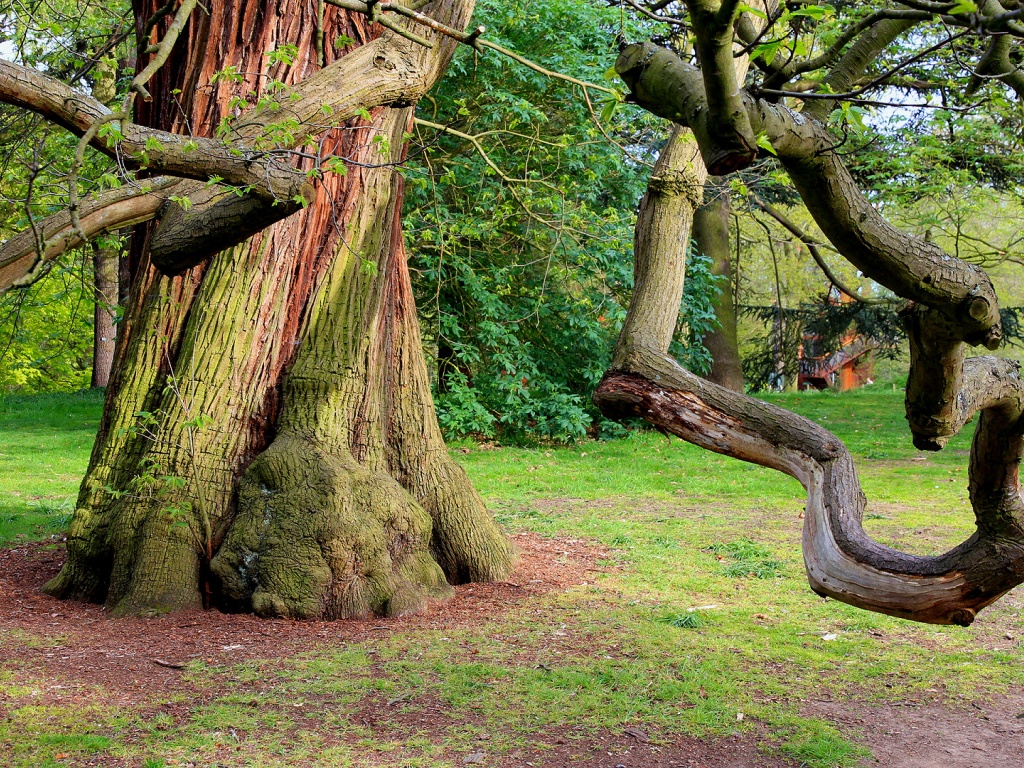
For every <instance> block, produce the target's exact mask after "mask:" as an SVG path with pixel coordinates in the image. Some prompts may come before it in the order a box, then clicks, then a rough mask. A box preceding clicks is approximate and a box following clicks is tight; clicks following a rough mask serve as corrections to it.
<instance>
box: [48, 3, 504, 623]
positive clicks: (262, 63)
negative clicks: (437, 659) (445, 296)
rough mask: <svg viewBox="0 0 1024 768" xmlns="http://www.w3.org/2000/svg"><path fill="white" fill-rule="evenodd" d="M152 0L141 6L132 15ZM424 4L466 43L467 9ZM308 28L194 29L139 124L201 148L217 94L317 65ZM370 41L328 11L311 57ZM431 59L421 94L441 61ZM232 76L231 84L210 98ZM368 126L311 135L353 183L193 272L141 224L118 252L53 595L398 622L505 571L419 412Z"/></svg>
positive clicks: (216, 18) (397, 141)
mask: <svg viewBox="0 0 1024 768" xmlns="http://www.w3.org/2000/svg"><path fill="white" fill-rule="evenodd" d="M160 4H161V3H160V2H159V0H137V7H136V16H137V18H139V19H143V20H144V19H146V18H148V14H150V13H152V11H153V10H154V9H155V8H156V7H158V6H159V5H160ZM143 6H144V7H143ZM433 8H434V15H435V16H436V17H438V18H440V19H443V20H444V21H446V22H447V23H450V24H453V25H455V26H459V25H461V26H464V25H465V22H466V21H467V19H468V15H469V13H470V11H471V3H469V2H461V1H460V0H452V2H447V3H436V4H435V6H434V7H433ZM317 26H318V24H317V4H316V3H312V2H302V1H301V0H277V2H269V3H260V4H255V3H245V2H242V1H241V0H236V1H235V2H228V3H220V4H216V5H214V6H212V8H211V12H210V14H209V15H206V14H205V13H200V14H197V15H194V16H193V18H192V21H191V22H190V24H189V27H188V29H187V30H186V33H185V35H184V37H185V38H186V43H185V44H184V45H181V44H179V50H177V51H176V53H175V57H173V58H172V61H171V62H169V64H168V66H167V67H165V68H164V69H163V70H162V71H161V73H160V75H159V76H158V79H157V80H154V81H153V83H152V87H151V89H150V90H151V91H152V92H153V96H154V99H153V102H152V103H151V104H150V105H147V108H146V110H145V111H144V112H143V114H140V115H139V117H140V120H141V121H142V122H145V123H147V124H150V125H153V126H155V127H160V128H163V129H168V130H178V131H184V129H185V126H186V125H187V126H189V127H191V129H192V130H193V131H194V132H195V133H197V134H201V135H210V134H212V132H213V131H214V130H215V129H216V127H217V125H218V124H219V123H220V121H221V119H222V117H223V116H224V115H225V114H226V113H227V109H228V103H229V101H230V99H231V98H232V96H235V95H238V94H248V93H249V92H255V93H256V94H259V93H261V92H262V89H263V88H264V87H265V85H266V83H267V78H266V77H261V75H267V74H270V75H272V76H273V77H276V78H277V79H280V80H282V81H284V82H285V83H291V82H296V81H298V80H301V79H302V78H304V77H306V76H307V75H308V74H310V73H311V72H312V71H314V70H315V69H317V59H318V55H317V52H316V43H315V41H316V39H317ZM374 29H375V28H374V27H371V26H370V25H368V24H367V23H365V21H364V19H363V18H362V17H359V16H349V15H348V14H346V13H343V12H340V11H338V10H337V9H335V8H328V10H327V13H326V17H325V22H324V28H323V39H325V40H327V41H333V40H335V39H336V38H337V37H338V36H339V35H342V34H344V35H347V36H348V37H351V38H353V39H354V40H355V41H356V44H359V43H365V42H366V41H367V40H368V39H370V38H371V37H372V36H373V34H374ZM284 42H288V43H292V44H295V45H297V46H298V48H299V56H298V58H297V59H296V61H295V63H294V64H293V65H291V66H285V65H281V64H278V65H274V67H273V68H272V70H271V71H269V72H268V68H267V67H268V65H267V60H266V58H265V55H264V54H265V53H266V52H267V51H268V50H273V49H274V48H275V47H276V46H277V45H279V44H280V43H284ZM431 52H432V53H431V55H432V56H433V57H435V58H434V59H433V60H432V66H433V67H434V69H435V71H434V73H433V76H434V77H435V78H436V76H437V74H439V73H440V71H442V70H443V67H444V65H445V64H446V63H447V60H448V58H449V57H450V55H451V45H449V44H445V43H442V42H440V41H439V44H437V45H436V46H435V48H434V49H431ZM324 54H325V58H326V63H329V62H330V61H331V59H332V58H333V54H332V51H331V49H330V47H329V46H328V49H327V50H326V51H325V52H324ZM175 59H176V60H175ZM228 66H234V67H236V69H237V71H239V72H245V73H249V74H247V75H246V76H245V81H244V82H243V83H239V84H231V83H226V82H225V81H223V80H222V81H221V82H219V83H217V84H211V83H210V79H211V75H212V74H213V73H214V72H217V71H219V70H222V69H224V68H225V67H228ZM339 87H340V86H339ZM178 99H180V100H181V101H180V103H178V101H177V100H178ZM371 117H372V119H371V120H370V121H361V120H360V121H352V122H351V123H349V124H346V125H344V126H342V127H341V128H339V129H336V130H334V131H331V132H330V133H328V134H327V135H326V136H325V137H323V139H322V142H323V145H324V146H325V148H326V149H328V150H331V151H333V153H334V154H336V155H338V156H341V157H344V158H347V159H349V160H350V161H352V162H351V163H350V166H349V172H348V173H347V175H344V176H341V175H335V174H328V175H327V177H326V178H325V179H324V180H323V182H322V184H321V185H320V189H319V190H318V194H317V196H316V199H315V201H314V202H313V203H312V204H311V205H310V206H309V207H307V208H306V209H304V210H302V211H300V212H299V213H297V214H295V215H294V216H292V217H290V218H288V219H286V220H284V221H282V222H280V223H278V224H276V225H274V226H272V227H270V228H269V229H267V230H265V231H263V232H261V233H259V234H257V235H256V236H254V237H252V238H251V239H249V240H248V241H246V242H244V243H242V244H240V245H238V246H235V247H233V248H231V249H228V250H226V251H223V252H221V253H219V254H218V255H217V256H215V257H214V258H213V259H212V261H210V262H208V263H202V264H200V265H198V266H196V267H192V268H191V269H189V270H188V271H186V272H185V273H184V274H182V275H180V276H177V277H173V278H170V277H165V276H162V275H160V274H158V273H157V271H156V270H155V269H154V268H153V267H152V266H151V265H150V263H149V255H148V251H147V246H146V243H147V238H148V237H149V235H150V234H151V232H152V228H146V229H145V230H139V231H137V232H136V233H135V237H134V239H133V249H132V259H131V262H132V270H131V271H132V275H133V284H132V294H131V301H130V305H129V310H128V312H127V313H126V316H125V319H124V321H123V324H122V333H121V337H120V338H119V341H118V348H117V358H116V361H115V373H114V376H113V378H112V380H111V384H110V386H109V388H108V395H107V402H106V406H105V412H104V418H103V422H102V425H101V428H100V433H99V435H98V437H97V442H96V446H95V448H94V450H93V457H92V461H91V464H90V468H89V471H88V474H87V476H86V478H85V480H84V481H83V485H82V490H81V493H80V496H79V502H78V508H77V510H76V514H75V517H74V520H73V521H72V526H71V531H70V534H69V537H68V562H67V564H66V565H65V567H64V569H63V570H62V571H61V573H60V574H59V575H58V576H57V577H56V578H55V579H54V580H53V581H51V582H50V583H49V584H48V585H47V587H46V589H47V591H49V592H50V593H51V594H55V595H59V596H64V597H80V598H85V599H90V600H95V601H105V602H106V603H107V604H108V605H109V606H111V607H112V608H113V609H114V611H115V613H119V614H124V613H150V612H161V611H167V610H174V609H178V608H184V607H189V606H195V605H198V604H199V603H200V601H201V600H203V597H204V596H206V597H208V598H209V599H211V600H212V601H214V602H219V603H221V604H223V605H224V606H226V607H229V608H233V609H249V608H251V609H252V610H255V611H256V612H257V613H259V614H261V615H273V616H292V617H302V618H308V617H341V616H354V615H362V614H365V613H369V612H377V613H386V614H394V613H399V612H404V611H409V610H415V609H417V608H418V607H420V606H421V605H422V603H423V600H424V599H425V598H426V597H428V596H431V595H433V596H439V595H443V594H444V593H445V591H446V590H447V581H448V580H450V581H453V582H458V581H463V580H468V579H479V580H483V579H493V578H501V577H503V576H504V575H506V574H507V573H508V571H509V567H510V563H511V552H510V549H509V546H508V544H507V542H506V540H505V539H504V537H503V536H502V534H501V532H500V531H499V530H498V528H497V526H496V525H495V523H494V522H493V521H492V520H491V518H490V517H489V515H488V513H487V512H486V510H485V508H484V506H483V503H482V501H481V499H480V497H479V495H478V494H476V492H475V491H474V490H473V488H472V486H471V485H470V483H469V481H468V479H467V477H466V475H465V473H464V472H463V471H462V470H461V469H460V468H459V467H458V465H457V464H455V463H454V462H453V461H452V459H451V458H450V457H449V456H448V453H447V451H446V449H445V446H444V443H443V441H442V439H441V436H440V432H439V430H438V427H437V423H436V419H435V416H434V411H433V404H432V401H431V399H430V390H429V385H428V380H427V372H426V366H425V362H424V360H423V356H422V350H421V346H420V338H419V329H418V326H417V322H416V315H415V307H414V305H413V302H412V293H411V289H410V285H409V278H408V272H407V268H406V263H405V253H404V248H403V243H402V230H401V223H400V212H401V202H402V180H401V175H400V173H399V171H398V170H396V168H395V167H394V166H393V165H392V163H393V162H396V161H400V160H402V159H404V151H405V149H404V145H405V139H404V136H405V131H406V130H407V129H408V127H409V121H410V118H411V111H410V110H409V109H408V108H400V109H398V108H378V109H375V110H373V112H372V115H371ZM197 234H201V233H197ZM140 412H141V413H142V414H143V415H141V416H140V415H139V414H140ZM147 414H151V415H147Z"/></svg>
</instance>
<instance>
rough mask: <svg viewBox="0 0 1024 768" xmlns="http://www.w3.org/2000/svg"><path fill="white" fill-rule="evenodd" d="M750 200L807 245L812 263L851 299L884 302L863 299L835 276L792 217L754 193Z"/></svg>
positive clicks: (814, 244) (871, 302) (815, 243)
mask: <svg viewBox="0 0 1024 768" xmlns="http://www.w3.org/2000/svg"><path fill="white" fill-rule="evenodd" d="M750 199H751V202H753V203H754V205H756V206H757V207H758V208H760V209H761V210H762V211H764V212H765V213H767V214H768V215H769V216H771V217H772V218H773V219H775V220H776V221H777V222H779V224H781V225H782V226H783V227H784V228H785V229H787V230H788V231H789V232H790V233H791V234H793V235H794V236H795V237H796V238H797V239H798V240H800V242H802V243H803V244H804V245H805V246H807V250H808V251H809V252H810V254H811V258H812V259H814V263H815V264H817V265H818V268H819V269H820V270H821V271H822V272H823V273H824V274H825V277H827V278H828V280H829V282H830V283H832V285H834V286H835V287H836V288H838V289H839V290H840V291H842V292H843V293H845V294H846V295H847V296H849V297H850V298H851V299H855V300H857V301H859V302H861V303H862V304H885V303H887V302H886V300H885V299H865V298H864V297H863V296H860V295H858V294H857V293H856V292H855V291H853V290H851V289H850V288H848V287H847V286H846V284H845V283H844V282H843V281H842V280H840V279H839V277H837V276H836V274H835V272H833V271H832V269H831V268H830V267H829V265H828V264H827V263H826V261H825V259H824V258H823V257H822V255H821V252H820V251H819V250H818V243H817V242H815V240H814V238H813V237H811V236H810V235H808V234H807V233H806V232H805V231H804V230H803V229H801V228H800V226H799V225H797V224H796V222H794V221H793V220H792V219H790V218H789V217H788V216H786V215H785V214H784V213H783V212H782V211H780V210H779V209H778V208H776V207H775V206H774V205H772V204H771V203H766V202H765V201H764V200H762V199H761V198H759V197H757V196H756V195H751V198H750Z"/></svg>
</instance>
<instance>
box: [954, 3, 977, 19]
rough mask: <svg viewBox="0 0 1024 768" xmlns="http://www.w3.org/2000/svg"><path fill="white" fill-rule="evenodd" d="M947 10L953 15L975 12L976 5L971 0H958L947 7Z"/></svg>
mask: <svg viewBox="0 0 1024 768" xmlns="http://www.w3.org/2000/svg"><path fill="white" fill-rule="evenodd" d="M949 12H950V14H952V15H954V16H957V15H960V14H967V13H977V12H978V6H977V4H976V3H974V2H973V0H958V2H957V4H956V5H954V6H953V7H952V8H950V9H949Z"/></svg>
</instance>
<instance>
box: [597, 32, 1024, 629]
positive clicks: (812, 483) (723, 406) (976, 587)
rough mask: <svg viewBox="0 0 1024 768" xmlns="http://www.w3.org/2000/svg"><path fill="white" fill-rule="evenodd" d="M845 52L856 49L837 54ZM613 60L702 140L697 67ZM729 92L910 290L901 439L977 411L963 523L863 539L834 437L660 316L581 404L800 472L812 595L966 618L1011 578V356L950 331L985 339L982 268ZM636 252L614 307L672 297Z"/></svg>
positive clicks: (836, 216) (815, 140) (1014, 565)
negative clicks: (687, 363)
mask: <svg viewBox="0 0 1024 768" xmlns="http://www.w3.org/2000/svg"><path fill="white" fill-rule="evenodd" d="M890 27H891V28H890ZM900 31H901V30H900V28H899V25H898V24H897V25H889V27H887V28H885V29H880V30H875V32H876V33H878V34H877V35H876V37H877V36H878V35H881V36H882V37H883V38H886V39H888V40H891V39H892V38H893V37H894V36H895V35H896V34H899V32H900ZM865 39H870V36H869V38H865ZM873 44H874V43H872V45H873ZM876 47H877V46H876ZM868 53H870V52H868ZM854 54H856V55H858V56H860V59H863V60H864V61H860V59H858V60H857V61H853V57H854ZM862 54H865V50H864V49H862V48H858V47H857V46H854V49H852V50H851V52H850V57H851V60H850V61H849V62H847V63H848V64H849V67H848V71H847V74H849V73H850V72H852V73H853V74H856V71H857V70H858V69H859V70H862V69H863V67H864V66H866V64H865V62H866V61H868V60H870V56H867V55H862ZM617 69H618V71H619V72H620V74H622V76H623V78H624V80H625V81H626V82H627V84H628V85H629V86H630V88H631V90H632V91H633V98H634V99H635V100H636V101H637V102H638V103H640V104H641V105H643V106H645V107H647V108H648V109H650V110H651V111H653V112H655V113H656V114H660V115H664V116H666V117H669V118H670V119H672V120H674V121H676V122H677V123H679V124H681V125H686V126H689V127H691V128H692V129H693V130H694V132H695V133H696V137H697V143H698V145H699V146H700V148H701V152H702V153H704V152H705V150H706V149H707V150H708V151H711V152H714V151H715V150H714V145H715V143H716V141H717V138H716V136H715V135H713V134H712V133H711V132H709V131H708V126H707V117H706V115H707V113H708V107H709V105H708V103H707V102H708V100H711V99H715V98H716V94H715V93H713V92H711V91H705V89H704V79H702V77H701V74H700V73H699V71H698V70H696V69H695V68H694V67H692V66H690V65H688V64H686V63H684V62H682V61H681V60H679V59H678V58H677V57H675V56H674V55H673V54H671V53H669V52H667V51H664V50H660V49H657V48H656V47H655V46H652V45H650V44H643V45H637V46H630V47H627V48H626V49H625V50H624V51H623V52H622V54H621V56H620V58H619V62H618V64H617ZM743 103H744V108H745V110H746V111H747V113H748V117H749V119H750V124H751V125H752V127H753V129H754V130H755V131H757V132H759V133H763V134H764V135H765V136H766V138H767V139H768V140H769V141H770V143H771V145H772V147H773V148H774V150H775V151H776V153H777V155H778V157H779V159H780V161H781V162H782V164H783V165H784V167H785V168H786V170H787V171H788V172H789V174H790V176H791V178H792V179H793V181H794V184H795V185H796V187H797V190H798V191H799V192H800V194H801V196H802V197H803V199H804V202H805V203H806V205H807V208H808V210H809V211H810V212H811V215H812V216H813V217H814V218H815V221H816V222H817V224H818V226H819V227H820V228H821V230H822V231H823V232H824V233H825V235H826V236H827V237H828V238H829V239H830V240H831V241H832V243H833V244H834V245H835V247H836V248H837V249H838V250H839V251H840V253H842V254H843V255H844V256H845V257H846V258H847V259H849V260H850V261H851V262H852V263H854V264H855V265H856V266H857V267H858V268H859V269H861V271H863V272H864V273H865V274H866V275H868V276H869V277H872V278H873V279H875V280H877V281H878V282H880V283H882V284H883V285H885V286H887V287H889V288H890V289H892V290H893V291H894V292H896V293H897V294H899V295H902V296H904V297H907V298H909V299H912V300H913V302H912V303H911V304H910V306H909V307H908V309H907V311H906V313H905V320H906V323H907V327H908V330H909V334H910V338H911V345H910V352H911V372H910V378H909V381H908V386H907V417H908V420H909V422H910V427H911V431H912V433H913V435H914V441H915V444H916V445H917V446H918V447H919V448H924V449H928V450H938V449H939V448H941V447H942V445H943V444H944V443H945V441H946V440H948V438H949V436H950V435H953V434H956V433H957V432H958V431H959V430H960V429H961V428H962V427H963V426H964V425H965V424H966V423H967V422H968V421H969V420H970V418H971V417H972V416H973V415H975V414H977V413H980V418H979V421H978V427H977V429H976V432H975V437H974V443H973V446H972V450H971V462H970V497H971V503H972V505H973V508H974V512H975V515H976V518H977V525H978V528H977V531H976V533H975V534H974V535H973V536H972V537H971V538H970V539H968V540H967V541H965V542H964V543H963V544H961V545H960V546H958V547H956V548H954V549H952V550H950V551H949V552H947V553H946V554H944V555H941V556H938V557H917V556H912V555H908V554H905V553H902V552H897V551H895V550H892V549H889V548H887V547H883V546H881V545H880V544H878V543H876V542H874V541H872V540H871V539H870V538H869V537H868V536H867V535H866V534H865V533H864V531H863V528H862V526H861V520H862V515H863V510H864V504H865V499H864V495H863V493H862V492H861V488H860V483H859V481H858V479H857V475H856V470H855V468H854V466H853V461H852V459H851V457H850V455H849V452H848V451H847V450H846V448H845V447H844V446H843V445H842V443H841V442H840V441H839V440H838V439H837V438H836V437H835V436H833V435H832V434H831V433H829V432H828V431H827V430H824V429H822V428H821V427H818V426H817V425H815V424H813V423H812V422H809V421H807V420H806V419H803V418H801V417H799V416H797V415H795V414H792V413H789V412H787V411H784V410H782V409H779V408H776V407H774V406H770V405H768V404H766V403H762V402H759V401H757V400H754V399H753V398H748V397H745V396H743V395H741V394H739V393H736V392H731V391H729V390H727V389H724V388H722V387H719V386H716V385H714V384H712V383H710V382H707V381H704V380H701V379H699V378H698V377H696V376H693V375H692V374H690V373H689V372H687V371H685V370H683V369H682V368H681V367H679V366H678V365H677V364H676V363H675V361H674V360H672V359H671V358H670V357H669V356H668V355H667V345H666V344H665V343H664V333H663V328H664V326H665V324H666V323H667V322H668V321H667V320H666V319H665V318H660V319H657V320H652V321H651V322H650V324H649V325H646V326H645V325H643V324H634V325H633V326H632V327H630V328H629V333H628V335H627V333H626V331H625V329H624V331H623V335H622V336H621V337H620V340H619V344H618V347H617V349H616V353H615V355H614V357H613V367H612V369H611V370H609V371H608V373H607V374H606V375H605V378H604V380H603V381H602V383H601V385H600V386H599V387H598V390H597V392H596V393H595V396H594V399H595V402H596V403H597V404H598V406H599V407H600V408H601V409H602V411H603V412H604V413H605V414H606V415H609V416H612V417H615V416H619V417H621V416H625V415H630V416H639V417H641V418H644V419H646V420H648V421H650V422H651V423H653V424H655V425H656V426H658V427H659V428H661V429H663V430H665V431H667V432H670V433H672V434H676V435H678V436H679V437H681V438H683V439H685V440H688V441H690V442H693V443H695V444H697V445H701V446H703V447H705V448H708V449H709V450H713V451H716V452H719V453H724V454H727V455H730V456H734V457H736V458H740V459H743V460H746V461H751V462H754V463H757V464H761V465H763V466H767V467H771V468H774V469H777V470H780V471H782V472H786V473H787V474H789V475H792V476H793V477H795V478H797V479H798V480H800V482H801V483H802V484H803V485H804V487H805V488H806V490H807V513H806V516H805V526H804V534H803V543H804V561H805V564H806V567H807V574H808V578H809V580H810V583H811V586H812V588H813V589H814V590H815V591H816V592H818V593H819V594H822V595H828V596H831V597H834V598H836V599H839V600H842V601H844V602H848V603H851V604H853V605H857V606H860V607H863V608H867V609H869V610H874V611H879V612H881V613H888V614H892V615H895V616H901V617H904V618H909V619H914V620H917V621H924V622H930V623H937V624H961V625H967V624H970V623H971V622H972V621H973V619H974V617H975V615H976V613H977V611H978V610H980V609H981V608H983V607H985V606H986V605H989V604H990V603H991V602H992V601H994V600H996V599H998V597H999V596H1000V595H1002V594H1003V593H1005V592H1006V591H1007V590H1009V589H1011V588H1012V587H1014V586H1016V585H1018V584H1020V583H1022V582H1024V504H1022V501H1021V495H1020V484H1019V477H1018V467H1019V463H1020V460H1021V457H1022V453H1024V438H1022V435H1024V419H1022V414H1024V382H1022V380H1021V378H1020V375H1019V372H1018V367H1017V365H1016V364H1015V363H1012V362H1009V361H1005V360H999V359H996V358H991V357H977V358H967V357H966V344H974V345H978V344H984V345H986V346H989V347H994V346H996V345H997V344H998V343H999V339H1000V326H999V314H998V306H997V304H996V301H995V293H994V291H993V289H992V285H991V282H990V281H989V279H988V277H987V275H986V274H985V273H984V271H983V270H981V269H979V268H977V267H975V266H973V265H970V264H966V263H964V262H962V261H960V260H959V259H956V258H955V257H953V256H951V255H949V254H946V253H945V252H943V251H942V250H941V249H940V248H938V247H937V246H936V245H934V244H933V243H929V242H926V241H923V240H920V239H917V238H914V237H911V236H909V235H907V234H906V233H903V232H901V231H899V230H897V229H896V228H895V227H893V226H892V225H891V224H889V223H888V222H887V221H885V219H883V218H882V217H881V216H880V215H879V214H878V212H877V211H876V210H875V209H874V208H873V207H872V206H871V205H870V203H869V202H868V201H867V200H866V199H865V198H864V196H863V195H862V194H861V193H860V191H859V190H858V189H857V187H856V185H855V184H854V182H853V179H852V177H851V176H850V174H849V172H848V171H847V169H846V168H845V166H844V165H843V163H842V159H841V157H840V156H839V154H838V153H837V152H835V151H833V147H832V141H831V138H830V137H829V135H828V133H827V131H826V130H825V129H824V128H823V127H822V125H821V124H819V123H818V122H816V121H815V120H814V119H812V118H811V117H808V116H806V115H803V114H799V113H796V112H793V111H791V110H789V109H787V108H786V107H784V106H780V105H777V104H769V103H766V102H763V101H758V100H755V99H754V98H752V97H750V96H749V95H744V96H743ZM727 144H728V142H727ZM638 240H639V237H638ZM636 257H637V260H638V262H639V261H640V260H641V259H643V260H646V261H648V262H649V263H647V264H646V265H643V266H641V265H640V264H639V263H638V265H637V267H636V272H637V275H638V277H642V278H643V279H644V280H645V282H647V283H648V284H647V285H643V286H639V285H638V286H637V290H636V291H635V292H634V296H633V303H634V304H636V303H638V302H644V303H647V304H648V307H646V308H645V307H634V306H632V305H631V306H630V310H629V311H630V314H631V315H633V316H634V317H646V316H653V315H657V313H658V312H659V311H665V309H666V308H667V307H669V306H670V305H671V303H672V302H671V301H670V299H671V298H672V297H673V296H674V295H675V294H674V292H675V290H676V289H675V286H674V281H675V280H676V279H677V278H678V268H677V267H676V266H675V265H674V264H673V263H672V262H671V261H670V260H666V259H664V258H663V257H662V256H661V255H660V254H659V253H658V252H656V251H654V252H652V251H643V252H641V251H639V250H638V251H637V254H636ZM673 319H674V316H673Z"/></svg>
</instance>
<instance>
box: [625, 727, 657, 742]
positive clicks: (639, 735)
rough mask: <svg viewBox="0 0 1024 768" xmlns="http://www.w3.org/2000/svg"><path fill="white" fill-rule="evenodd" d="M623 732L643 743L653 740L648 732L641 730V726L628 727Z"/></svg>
mask: <svg viewBox="0 0 1024 768" xmlns="http://www.w3.org/2000/svg"><path fill="white" fill-rule="evenodd" d="M623 733H624V734H626V735H627V736H632V737H633V738H634V739H636V740H637V741H639V742H641V743H643V744H646V743H647V742H649V741H650V740H651V739H650V737H649V736H648V735H647V734H646V733H644V732H643V731H641V730H640V729H639V728H626V729H625V730H623Z"/></svg>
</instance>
